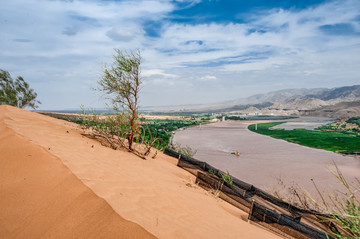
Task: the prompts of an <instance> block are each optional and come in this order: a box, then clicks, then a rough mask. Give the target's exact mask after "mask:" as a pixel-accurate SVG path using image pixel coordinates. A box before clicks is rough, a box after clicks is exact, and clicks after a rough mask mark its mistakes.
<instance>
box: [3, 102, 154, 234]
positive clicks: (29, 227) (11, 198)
mask: <svg viewBox="0 0 360 239" xmlns="http://www.w3.org/2000/svg"><path fill="white" fill-rule="evenodd" d="M8 109H11V108H10V107H7V106H1V109H0V132H1V133H0V142H1V143H0V172H1V173H0V195H1V197H0V238H155V237H154V236H152V235H151V234H150V233H149V232H147V231H146V230H145V229H143V228H142V227H140V226H139V225H137V224H135V223H132V222H129V221H127V220H125V219H124V218H122V217H120V216H119V215H118V214H117V213H116V212H115V211H114V210H113V209H112V208H111V207H110V206H109V204H108V203H107V202H106V201H105V200H103V199H101V198H100V197H98V196H97V195H96V194H94V193H93V192H92V191H91V190H90V189H89V188H88V187H86V186H85V185H84V184H83V183H82V182H81V181H80V180H79V179H78V178H77V177H76V176H75V175H74V174H72V173H71V171H70V170H69V169H68V168H67V167H65V166H64V165H63V163H62V162H61V160H59V159H58V158H57V157H55V156H54V155H52V154H51V153H49V152H48V151H47V150H45V149H44V148H42V147H40V146H38V145H36V144H34V143H32V142H30V140H28V139H25V138H24V137H22V136H21V135H19V134H18V133H16V132H15V131H14V130H13V129H11V128H9V127H7V125H6V123H5V122H6V121H9V120H11V117H12V116H10V115H11V114H9V111H8ZM11 110H12V109H11ZM16 111H18V110H17V109H16ZM50 137H51V136H50Z"/></svg>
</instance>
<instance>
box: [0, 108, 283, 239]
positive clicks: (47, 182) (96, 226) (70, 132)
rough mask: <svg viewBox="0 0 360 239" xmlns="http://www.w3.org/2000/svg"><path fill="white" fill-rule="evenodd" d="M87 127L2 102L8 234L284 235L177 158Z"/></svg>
mask: <svg viewBox="0 0 360 239" xmlns="http://www.w3.org/2000/svg"><path fill="white" fill-rule="evenodd" d="M80 133H81V130H80V129H78V127H77V125H75V124H72V123H68V122H66V121H62V120H57V119H54V118H50V117H47V116H44V115H40V114H37V113H33V112H29V111H25V110H21V109H17V108H14V107H10V106H0V195H1V197H0V237H1V238H24V237H25V238H42V237H43V238H50V237H51V238H111V237H114V238H129V237H130V238H147V237H151V236H152V235H151V234H153V235H155V236H156V237H159V238H218V237H222V238H277V236H276V235H274V234H272V233H270V232H268V231H265V230H263V229H261V228H259V227H257V226H256V225H252V224H249V223H248V222H246V220H243V219H242V218H246V214H245V213H244V212H242V211H241V210H239V209H237V208H235V207H233V206H231V205H229V204H227V203H225V202H223V201H222V200H220V199H218V198H215V197H214V196H212V195H210V194H209V193H208V192H206V191H204V190H202V189H200V188H199V187H197V186H196V185H194V184H193V183H192V181H193V180H194V178H193V176H191V175H190V174H189V173H188V172H186V171H184V170H182V169H180V168H178V167H176V166H175V165H176V159H173V158H171V157H168V156H166V155H163V154H162V153H159V154H158V156H157V157H156V159H152V158H151V157H149V159H148V160H141V159H140V158H138V157H136V156H135V155H133V154H130V153H128V152H123V151H119V150H117V151H115V150H112V149H110V148H106V147H104V146H101V145H100V144H99V143H98V142H96V141H94V140H90V139H88V138H86V137H83V136H81V134H80ZM64 165H65V166H64ZM79 179H80V180H79ZM124 218H125V219H126V220H129V221H131V222H129V221H126V220H125V219H124ZM137 224H138V225H137ZM139 225H140V226H139ZM142 227H143V228H142ZM144 229H145V230H147V231H148V232H147V231H145V230H144ZM149 232H150V233H151V234H150V233H149Z"/></svg>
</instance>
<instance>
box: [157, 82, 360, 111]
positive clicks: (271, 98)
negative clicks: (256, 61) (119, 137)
mask: <svg viewBox="0 0 360 239" xmlns="http://www.w3.org/2000/svg"><path fill="white" fill-rule="evenodd" d="M345 102H346V103H345ZM352 102H354V103H352ZM359 102H360V85H354V86H344V87H337V88H332V89H327V88H314V89H287V90H279V91H273V92H269V93H266V94H258V95H253V96H250V97H248V98H240V99H236V100H232V101H226V102H221V103H219V104H213V105H193V106H191V105H187V106H177V107H175V108H174V107H164V108H162V109H161V111H165V112H185V113H186V112H187V113H204V112H214V113H229V112H232V113H262V114H276V115H311V114H312V115H319V116H320V115H322V116H331V117H337V118H338V117H347V116H349V117H351V116H359V115H360V113H359V112H360V111H358V110H357V107H360V106H359ZM332 106H333V107H332ZM349 107H350V108H351V109H350V108H349ZM348 108H349V110H347V109H348ZM359 109H360V108H359Z"/></svg>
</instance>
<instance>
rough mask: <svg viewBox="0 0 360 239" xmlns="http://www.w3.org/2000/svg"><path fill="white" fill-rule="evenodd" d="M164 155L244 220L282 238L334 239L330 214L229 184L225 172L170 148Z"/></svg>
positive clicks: (244, 185) (235, 182)
mask: <svg viewBox="0 0 360 239" xmlns="http://www.w3.org/2000/svg"><path fill="white" fill-rule="evenodd" d="M164 153H165V154H167V155H169V156H172V157H175V158H177V159H178V164H177V166H178V167H181V168H183V169H185V170H187V171H188V172H190V173H191V174H193V175H195V176H196V183H197V184H198V185H199V186H200V187H202V188H204V189H207V190H213V191H214V193H215V194H217V195H218V196H219V197H220V198H221V199H223V200H224V201H226V202H228V203H230V204H232V205H234V206H235V207H237V208H240V209H241V210H243V211H245V212H247V213H248V221H251V222H254V223H256V224H258V225H261V226H263V227H265V228H267V229H269V230H271V231H273V232H275V233H277V234H279V235H282V236H284V237H286V238H289V237H290V238H321V239H322V238H324V239H327V238H334V237H332V236H331V232H332V231H334V230H337V226H338V225H336V222H334V221H333V220H331V215H327V214H322V213H319V212H316V211H313V210H306V209H302V208H299V207H296V206H294V205H291V204H289V203H287V202H284V201H282V200H280V199H278V198H276V197H274V196H272V195H270V194H269V193H267V192H265V191H263V190H261V189H259V188H257V187H255V186H254V185H251V184H249V183H246V182H244V181H242V180H239V179H237V178H235V177H232V176H231V175H230V176H231V177H232V181H233V183H232V184H229V183H228V182H226V181H224V180H222V177H223V175H226V173H225V172H223V171H221V170H220V169H217V168H215V167H213V166H211V165H210V164H208V163H206V162H203V161H199V160H197V159H194V158H192V157H189V156H186V155H183V154H180V153H178V152H176V151H174V150H172V149H169V148H166V149H165V151H164Z"/></svg>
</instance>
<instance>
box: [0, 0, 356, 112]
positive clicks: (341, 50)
mask: <svg viewBox="0 0 360 239" xmlns="http://www.w3.org/2000/svg"><path fill="white" fill-rule="evenodd" d="M0 10H1V14H0V30H1V37H0V69H3V70H7V71H9V72H10V73H11V75H12V76H13V77H16V76H18V75H21V76H23V77H24V79H25V80H27V81H28V82H30V85H31V86H32V88H34V89H35V90H36V92H38V96H39V99H40V100H41V101H42V105H41V106H40V108H41V109H68V108H78V107H79V106H80V105H81V104H83V105H85V106H88V107H103V106H104V101H103V100H102V98H101V96H100V95H99V94H98V93H96V92H94V91H93V90H91V88H95V87H96V85H97V81H98V80H99V78H100V76H101V72H102V69H103V65H104V64H110V63H111V61H112V59H111V56H112V54H113V52H114V51H113V49H114V48H119V49H121V50H128V51H129V50H136V49H140V50H141V52H142V57H143V63H142V76H143V79H144V84H143V88H142V91H141V105H142V106H159V105H179V104H204V103H216V102H222V101H227V100H232V99H237V98H243V97H248V96H250V95H253V94H258V93H266V92H269V91H274V90H280V89H288V88H317V87H326V88H332V87H338V86H344V85H355V84H360V1H359V0H341V1H337V0H336V1H333V0H326V1H320V0H284V1H282V0H276V1H275V0H273V1H270V0H267V1H265V0H152V1H140V0H139V1H110V0H107V1H105V0H103V1H101V0H87V1H77V0H73V1H71V0H63V1H60V0H36V1H35V0H12V1H2V2H1V3H0Z"/></svg>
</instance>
